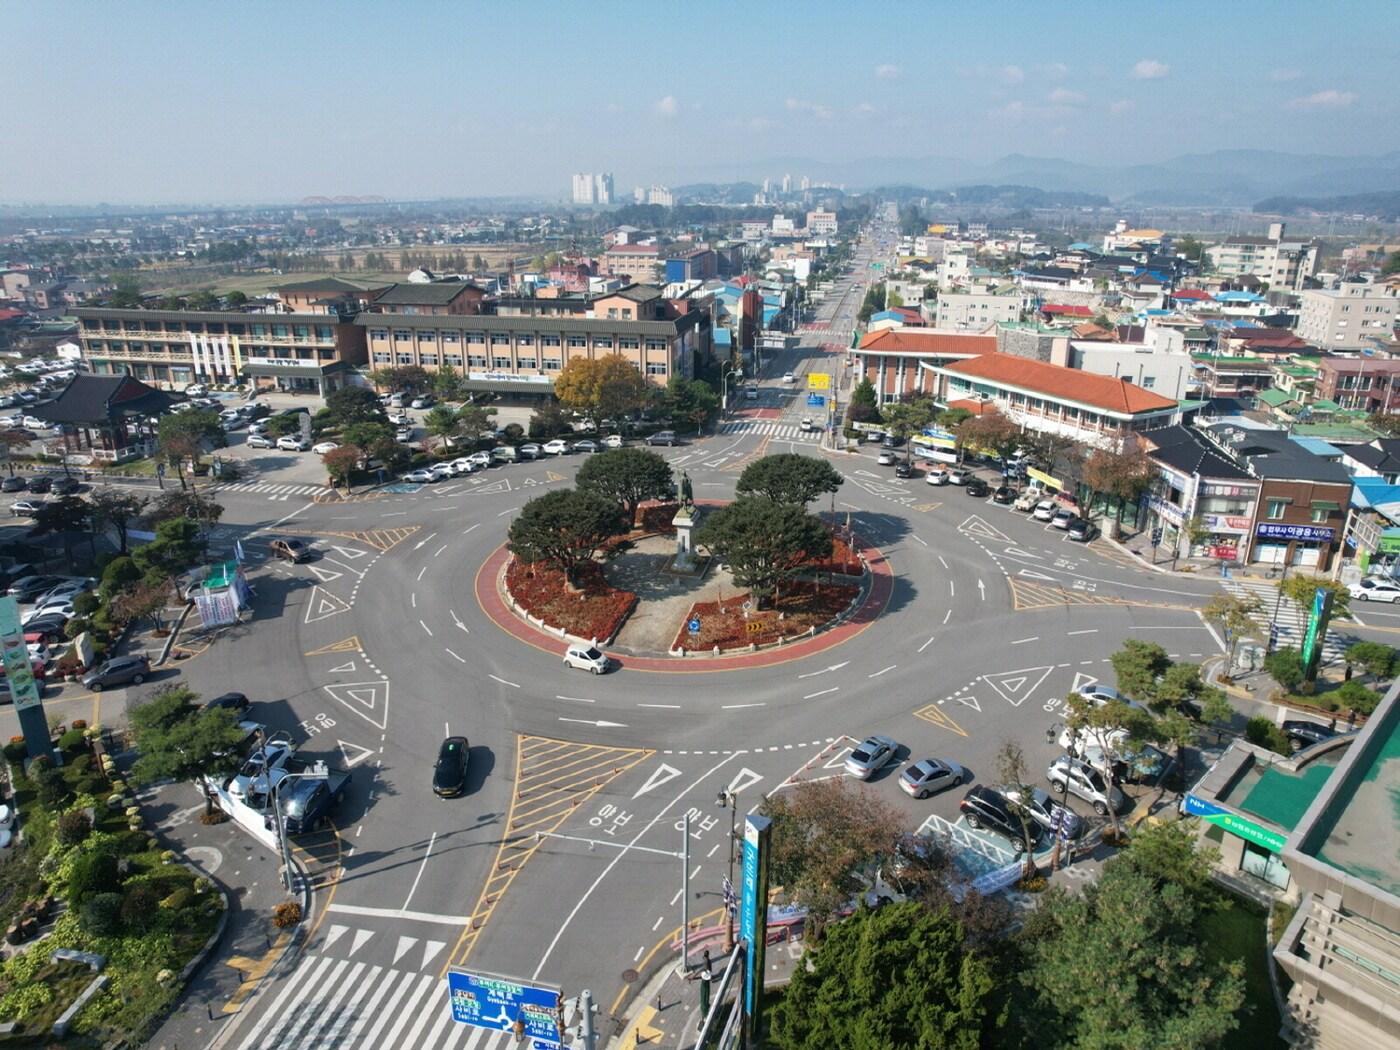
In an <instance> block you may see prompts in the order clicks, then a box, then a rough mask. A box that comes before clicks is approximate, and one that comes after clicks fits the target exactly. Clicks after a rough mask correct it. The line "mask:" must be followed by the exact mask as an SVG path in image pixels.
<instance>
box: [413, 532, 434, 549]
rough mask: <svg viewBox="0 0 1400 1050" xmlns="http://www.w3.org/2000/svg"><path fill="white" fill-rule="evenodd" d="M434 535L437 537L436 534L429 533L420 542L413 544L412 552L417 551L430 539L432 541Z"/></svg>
mask: <svg viewBox="0 0 1400 1050" xmlns="http://www.w3.org/2000/svg"><path fill="white" fill-rule="evenodd" d="M436 535H437V533H436V532H430V533H428V534H427V535H426V536H424V537H423V538H422V539H421V540H419V541H418V542H417V543H415V544H414V545H413V549H414V550H418V549H419V548H421V547H422V546H424V545H425V544H426V543H427V542H428V541H429V540H430V539H432V538H433V537H434V536H436Z"/></svg>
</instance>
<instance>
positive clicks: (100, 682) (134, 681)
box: [83, 656, 151, 693]
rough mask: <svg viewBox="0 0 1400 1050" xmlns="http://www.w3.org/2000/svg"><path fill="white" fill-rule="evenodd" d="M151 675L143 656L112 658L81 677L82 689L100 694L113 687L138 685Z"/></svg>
mask: <svg viewBox="0 0 1400 1050" xmlns="http://www.w3.org/2000/svg"><path fill="white" fill-rule="evenodd" d="M150 674H151V661H150V660H148V659H146V657H145V656H114V657H113V658H112V659H110V660H107V661H105V662H103V663H101V664H99V665H98V666H97V667H95V668H93V670H91V671H89V672H88V673H87V674H85V675H83V687H84V688H85V689H91V690H92V691H93V692H94V693H100V692H102V690H104V689H109V688H111V687H112V686H114V685H127V684H130V685H140V684H141V683H142V682H144V681H145V680H146V679H147V678H148V677H150Z"/></svg>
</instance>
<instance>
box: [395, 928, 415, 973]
mask: <svg viewBox="0 0 1400 1050" xmlns="http://www.w3.org/2000/svg"><path fill="white" fill-rule="evenodd" d="M417 943H418V938H417V937H410V936H408V935H407V934H400V935H399V946H398V948H396V949H395V950H394V965H395V966H397V965H398V964H399V960H400V959H402V958H403V954H404V952H406V951H408V950H409V949H410V948H412V947H413V946H414V945H415V944H417Z"/></svg>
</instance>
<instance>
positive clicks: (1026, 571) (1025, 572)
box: [1016, 569, 1055, 583]
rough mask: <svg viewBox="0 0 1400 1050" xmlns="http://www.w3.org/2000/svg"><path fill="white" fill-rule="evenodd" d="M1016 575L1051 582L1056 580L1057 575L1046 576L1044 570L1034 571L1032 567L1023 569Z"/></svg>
mask: <svg viewBox="0 0 1400 1050" xmlns="http://www.w3.org/2000/svg"><path fill="white" fill-rule="evenodd" d="M1016 575H1017V576H1025V577H1026V578H1027V579H1031V580H1049V581H1050V582H1051V583H1054V582H1055V577H1053V576H1046V575H1045V573H1043V572H1032V571H1031V570H1030V569H1022V570H1021V571H1020V572H1018V573H1017V574H1016Z"/></svg>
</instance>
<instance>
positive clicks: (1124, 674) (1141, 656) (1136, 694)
mask: <svg viewBox="0 0 1400 1050" xmlns="http://www.w3.org/2000/svg"><path fill="white" fill-rule="evenodd" d="M1109 662H1110V663H1112V664H1113V674H1114V676H1115V677H1116V678H1117V680H1118V689H1119V691H1120V692H1122V693H1125V694H1126V695H1128V696H1131V697H1133V698H1134V699H1135V700H1140V701H1142V702H1143V703H1145V704H1147V703H1152V702H1153V701H1154V700H1155V699H1156V696H1157V682H1158V680H1159V679H1160V678H1162V677H1163V676H1164V675H1165V674H1166V673H1167V672H1168V670H1170V668H1171V666H1172V662H1171V659H1170V658H1169V657H1168V656H1167V651H1166V650H1165V649H1163V648H1162V647H1161V646H1160V645H1158V644H1157V643H1156V642H1142V641H1138V640H1137V639H1136V638H1130V639H1128V640H1127V641H1126V642H1124V643H1123V646H1122V648H1120V649H1119V650H1118V651H1117V652H1116V653H1114V654H1113V655H1112V656H1111V657H1109Z"/></svg>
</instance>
